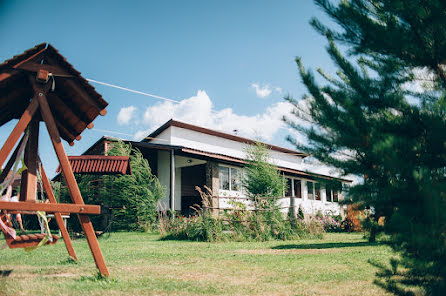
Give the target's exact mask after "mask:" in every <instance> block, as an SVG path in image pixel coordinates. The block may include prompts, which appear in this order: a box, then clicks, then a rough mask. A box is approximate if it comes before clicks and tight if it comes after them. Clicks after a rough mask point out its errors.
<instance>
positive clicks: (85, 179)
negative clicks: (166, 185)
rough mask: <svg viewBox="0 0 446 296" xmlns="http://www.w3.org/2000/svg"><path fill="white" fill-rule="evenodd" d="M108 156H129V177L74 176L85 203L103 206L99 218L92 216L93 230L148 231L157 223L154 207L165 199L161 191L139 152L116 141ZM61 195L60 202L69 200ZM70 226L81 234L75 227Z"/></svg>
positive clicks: (161, 188) (66, 195) (63, 189)
mask: <svg viewBox="0 0 446 296" xmlns="http://www.w3.org/2000/svg"><path fill="white" fill-rule="evenodd" d="M108 155H110V156H130V165H131V168H132V174H131V175H110V176H92V175H78V176H76V179H77V180H78V184H79V188H80V190H81V193H82V196H83V198H84V200H85V202H86V203H90V204H99V205H103V211H104V212H103V213H102V215H100V216H99V215H98V216H91V219H92V222H93V224H94V226H95V229H97V230H106V229H107V227H108V226H109V225H110V223H111V222H112V223H113V224H112V227H113V228H112V229H113V230H144V231H147V230H149V229H150V227H151V225H153V224H154V223H155V222H156V221H157V209H156V205H157V202H158V201H159V200H160V199H161V198H162V197H163V195H164V189H163V187H162V186H161V184H160V183H159V181H158V179H157V178H156V176H155V175H153V174H152V171H151V169H150V166H149V163H148V161H147V159H145V158H144V157H143V155H142V154H141V152H140V151H139V150H138V149H132V147H131V146H130V145H127V144H125V143H124V142H122V141H117V142H115V143H113V147H112V148H111V149H110V151H108ZM61 191H62V198H64V199H65V200H67V199H69V196H68V192H67V188H62V190H61ZM109 208H112V209H111V210H109ZM70 220H75V219H70ZM71 222H73V221H71ZM70 226H71V229H73V230H75V231H80V228H79V225H77V223H76V224H74V223H71V224H70Z"/></svg>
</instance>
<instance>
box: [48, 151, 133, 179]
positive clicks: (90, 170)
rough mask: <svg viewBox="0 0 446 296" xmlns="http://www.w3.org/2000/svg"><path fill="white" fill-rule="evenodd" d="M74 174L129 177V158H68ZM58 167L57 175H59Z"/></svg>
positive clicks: (99, 156) (102, 156) (85, 156)
mask: <svg viewBox="0 0 446 296" xmlns="http://www.w3.org/2000/svg"><path fill="white" fill-rule="evenodd" d="M68 160H69V161H70V164H71V168H72V169H73V173H75V174H88V175H116V174H122V175H131V174H132V170H131V168H130V158H129V157H128V156H106V155H81V156H68ZM60 172H61V170H60V166H59V167H58V168H57V173H60Z"/></svg>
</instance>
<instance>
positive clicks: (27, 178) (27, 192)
mask: <svg viewBox="0 0 446 296" xmlns="http://www.w3.org/2000/svg"><path fill="white" fill-rule="evenodd" d="M38 146H39V119H38V118H36V117H33V119H32V120H31V123H30V124H29V139H28V142H27V143H26V146H25V156H24V162H25V165H26V167H27V169H26V170H25V171H23V173H22V180H21V182H20V201H27V202H36V188H37V155H38Z"/></svg>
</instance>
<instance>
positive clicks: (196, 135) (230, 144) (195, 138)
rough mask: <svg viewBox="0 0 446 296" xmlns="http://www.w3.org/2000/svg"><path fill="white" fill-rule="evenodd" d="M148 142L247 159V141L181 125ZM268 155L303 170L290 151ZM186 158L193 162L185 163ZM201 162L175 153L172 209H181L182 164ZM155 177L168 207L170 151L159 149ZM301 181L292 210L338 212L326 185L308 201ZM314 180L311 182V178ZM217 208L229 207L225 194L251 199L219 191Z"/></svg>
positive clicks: (285, 201) (284, 203)
mask: <svg viewBox="0 0 446 296" xmlns="http://www.w3.org/2000/svg"><path fill="white" fill-rule="evenodd" d="M151 143H154V144H164V145H174V146H184V147H188V148H192V149H196V150H200V151H205V152H211V153H217V154H223V155H227V156H232V157H237V158H241V159H245V158H246V153H245V151H246V148H247V144H244V143H240V142H237V141H233V140H230V139H225V138H221V137H217V136H213V135H208V134H204V133H200V132H197V131H193V130H189V129H184V128H180V127H175V126H170V127H168V128H167V129H166V130H164V131H163V132H161V133H160V134H159V135H158V136H157V137H156V139H153V140H152V141H151ZM270 156H271V159H272V162H273V164H275V165H277V166H281V167H285V168H290V169H296V170H302V159H303V158H302V157H300V156H296V155H293V154H288V153H284V152H280V151H275V150H272V151H270ZM188 161H193V164H192V163H188ZM195 162H202V163H204V162H205V161H201V160H198V159H193V158H185V157H182V156H175V167H176V169H175V173H176V176H175V210H181V167H183V166H187V165H196V164H198V163H195ZM158 178H159V180H160V182H161V184H162V185H163V186H164V187H165V188H166V193H165V196H164V198H163V199H162V201H161V205H162V207H163V208H164V209H168V208H169V195H170V151H158ZM298 179H299V180H301V195H302V198H295V205H296V207H295V211H296V212H297V210H298V208H299V206H300V207H301V208H302V209H303V211H304V212H305V213H307V214H316V213H317V212H318V211H321V212H322V213H329V212H330V213H332V214H335V215H337V214H341V207H340V206H339V204H338V203H335V202H327V200H326V196H325V192H326V191H325V187H324V185H323V184H321V189H320V190H321V200H320V201H319V200H309V199H308V194H307V182H308V181H309V180H305V179H300V178H298ZM312 182H314V181H312ZM219 196H220V199H219V207H220V208H231V207H232V206H231V205H230V199H229V198H228V197H240V199H237V201H239V202H242V203H243V204H245V205H246V206H247V207H248V208H252V202H250V201H249V200H246V199H243V198H244V197H245V194H244V193H243V192H233V191H230V190H219ZM339 199H342V193H341V192H339ZM279 204H280V207H283V209H282V212H284V213H286V212H288V208H286V207H289V206H290V198H288V197H287V198H283V199H280V200H279Z"/></svg>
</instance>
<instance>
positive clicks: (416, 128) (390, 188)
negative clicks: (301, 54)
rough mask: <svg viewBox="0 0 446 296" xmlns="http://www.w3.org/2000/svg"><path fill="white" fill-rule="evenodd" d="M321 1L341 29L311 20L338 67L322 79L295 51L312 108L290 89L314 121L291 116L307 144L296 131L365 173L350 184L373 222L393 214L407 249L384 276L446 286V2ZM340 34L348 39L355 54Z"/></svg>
mask: <svg viewBox="0 0 446 296" xmlns="http://www.w3.org/2000/svg"><path fill="white" fill-rule="evenodd" d="M315 3H316V4H317V5H318V6H320V7H321V8H322V9H323V10H324V11H325V12H326V14H327V15H329V16H330V17H331V19H332V20H333V21H335V22H336V23H337V24H338V25H339V26H340V28H341V30H340V31H339V32H337V31H334V30H332V29H330V28H329V27H327V26H325V25H323V24H322V23H321V22H320V21H318V20H317V19H313V20H312V21H311V24H312V25H313V27H314V28H315V29H316V30H317V31H319V32H320V33H321V34H323V35H324V36H326V37H327V40H328V43H329V45H328V47H327V51H328V53H329V55H330V57H331V58H332V60H333V61H334V63H335V65H336V66H337V67H338V68H339V71H338V72H337V77H331V76H329V75H328V74H326V73H324V72H323V71H322V70H319V73H320V74H321V76H322V77H323V78H325V81H326V83H325V85H323V86H320V85H319V83H318V82H317V81H316V79H315V77H314V76H313V74H312V73H311V71H307V70H306V69H304V67H303V65H302V62H301V61H300V59H297V60H296V61H297V63H298V66H299V70H300V75H301V78H302V81H303V83H304V84H305V85H306V87H307V89H308V92H309V96H308V95H307V96H305V97H304V99H305V100H306V102H308V105H309V108H308V110H303V109H302V108H300V106H301V105H302V104H299V102H298V101H296V100H294V99H293V98H287V99H288V100H289V101H290V102H291V103H293V104H294V105H295V106H296V110H295V112H294V113H295V114H296V115H297V116H298V117H299V118H300V119H305V120H309V121H311V122H312V126H311V127H306V126H305V125H301V124H298V123H297V122H295V121H294V120H293V119H290V118H288V119H286V121H287V122H288V123H289V124H290V125H291V126H292V127H294V128H295V129H297V130H298V131H300V132H303V133H304V134H305V135H306V136H307V138H308V144H306V145H302V144H300V143H297V142H296V141H295V140H294V139H293V138H291V137H289V140H290V141H291V142H292V143H294V144H295V145H296V146H297V147H298V148H299V149H301V150H303V151H305V152H307V153H309V154H311V155H313V156H314V157H316V158H317V159H319V160H321V161H322V162H325V163H327V164H329V165H332V166H334V167H337V168H339V169H341V170H342V172H343V173H344V174H345V175H347V174H355V175H359V176H364V182H363V183H361V184H358V185H355V186H353V187H352V188H350V190H349V195H348V196H349V199H350V202H354V203H356V204H357V205H359V206H360V207H362V208H370V209H371V210H372V212H373V213H374V214H373V217H374V218H375V221H373V220H372V221H370V222H372V225H373V222H376V220H377V218H379V217H384V218H385V225H384V231H385V232H386V233H387V234H389V236H390V239H389V244H390V245H391V246H392V248H393V249H394V250H395V251H397V252H398V253H399V255H400V258H401V260H392V262H391V268H385V269H383V270H382V271H381V272H380V273H379V274H378V276H379V278H378V279H377V280H376V283H377V284H379V285H381V286H382V287H384V288H386V289H387V290H389V291H391V292H393V293H395V294H401V295H403V294H404V295H406V294H410V288H411V287H422V288H423V289H424V292H425V293H426V294H427V295H444V294H445V293H446V284H445V281H446V264H445V263H446V212H445V211H444V210H443V209H445V208H446V99H445V95H446V74H445V73H446V72H445V70H446V67H445V63H446V3H445V2H444V1H439V0H437V1H429V0H424V1H422V0H414V1H403V0H381V1H379V0H378V1H374V0H348V1H347V0H345V1H340V2H336V4H334V3H331V2H330V1H327V0H315ZM337 44H342V45H343V46H346V47H347V50H348V51H347V53H346V54H347V55H348V56H347V57H345V56H344V55H343V54H342V53H341V52H340V51H339V49H338V47H337ZM424 82H427V84H426V83H424ZM414 85H415V86H417V87H416V91H414V90H412V89H413V88H414V87H413V86H414ZM411 86H412V87H411ZM375 226H376V223H375ZM372 229H374V230H376V227H372ZM373 234H374V233H371V235H372V238H373ZM399 266H401V267H403V269H401V268H399ZM408 289H409V290H408Z"/></svg>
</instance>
